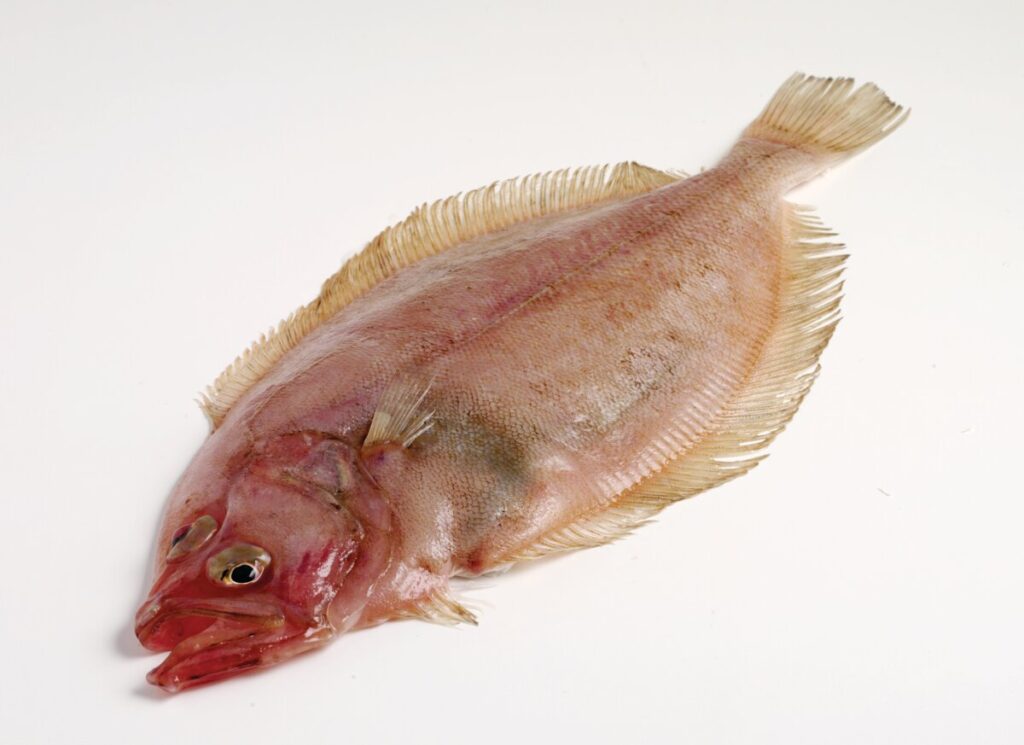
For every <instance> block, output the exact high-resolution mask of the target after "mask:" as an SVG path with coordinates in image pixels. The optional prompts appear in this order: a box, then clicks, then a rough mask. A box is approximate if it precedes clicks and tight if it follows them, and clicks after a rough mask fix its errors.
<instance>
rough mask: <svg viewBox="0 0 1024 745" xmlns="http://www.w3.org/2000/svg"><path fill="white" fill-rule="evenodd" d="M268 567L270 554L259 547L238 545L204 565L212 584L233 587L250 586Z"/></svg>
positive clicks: (244, 544)
mask: <svg viewBox="0 0 1024 745" xmlns="http://www.w3.org/2000/svg"><path fill="white" fill-rule="evenodd" d="M268 566H270V554H269V553H267V552H266V550H264V549H262V548H260V547H259V546H253V545H252V544H249V543H240V544H238V545H236V546H232V547H231V548H227V549H224V550H223V551H221V552H220V553H219V554H217V555H216V556H213V557H211V559H210V560H209V561H208V562H207V564H206V574H207V576H208V577H209V578H210V579H211V580H213V581H214V582H216V583H218V584H221V585H227V586H229V587H235V586H240V585H251V584H253V583H254V582H257V581H258V580H259V579H260V577H262V576H263V571H264V570H265V569H266V568H267V567H268Z"/></svg>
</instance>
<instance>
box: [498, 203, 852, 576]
mask: <svg viewBox="0 0 1024 745" xmlns="http://www.w3.org/2000/svg"><path fill="white" fill-rule="evenodd" d="M789 207H790V215H789V219H788V220H787V228H786V230H787V236H788V239H787V243H786V245H785V247H784V248H783V260H782V269H783V282H782V287H781V294H780V299H779V303H780V305H779V317H778V321H777V324H776V328H775V331H774V332H773V333H772V334H771V336H769V337H768V339H767V341H766V342H765V346H764V349H763V351H762V353H761V357H760V359H759V360H758V362H757V364H756V366H755V367H754V369H753V371H752V372H751V374H750V377H749V378H748V379H747V382H746V383H745V384H744V386H743V388H742V390H741V391H740V392H739V393H738V395H737V396H736V397H735V398H734V399H733V400H732V402H731V403H730V404H728V405H727V406H726V408H725V409H724V410H723V411H722V413H721V414H720V415H719V416H718V417H717V419H716V420H715V423H714V424H713V425H712V427H711V428H710V429H709V434H707V435H706V436H705V437H704V438H703V439H702V440H700V441H699V442H698V444H697V445H695V446H694V447H693V448H692V449H691V450H689V451H687V452H685V453H684V454H682V455H681V456H679V457H677V458H676V459H675V460H671V461H669V462H668V464H667V465H665V466H664V467H663V468H662V469H661V470H660V471H658V472H656V473H654V474H653V475H651V476H650V477H648V478H647V479H646V480H645V481H642V482H640V483H639V484H637V485H636V486H634V487H632V488H630V489H628V490H626V491H624V492H623V493H622V494H621V495H620V496H619V497H617V498H616V499H615V500H614V501H613V502H611V503H610V504H609V505H608V506H607V507H605V508H603V509H601V510H600V511H597V512H592V513H590V514H588V515H586V516H584V517H583V518H582V519H580V520H578V521H576V522H574V523H572V524H570V525H567V526H564V527H561V528H559V529H556V530H555V531H553V532H550V533H548V534H546V535H544V536H543V537H542V538H541V539H540V540H539V541H537V542H535V543H534V544H532V545H530V546H527V547H525V548H523V549H521V550H519V551H516V552H514V553H513V555H512V556H510V557H508V558H507V559H506V560H507V561H522V560H525V559H535V558H538V557H540V556H545V555H547V554H551V553H557V552H562V551H571V550H575V549H579V548H588V547H592V546H599V545H602V544H605V543H608V542H610V541H613V540H615V539H617V538H621V537H622V536H625V535H627V534H628V533H630V532H632V531H633V530H635V529H636V528H638V527H639V526H641V525H643V524H644V523H645V522H647V521H648V520H650V519H651V518H652V517H654V515H656V514H657V513H658V512H660V511H661V510H663V509H664V508H665V507H667V506H668V505H670V504H672V503H673V502H677V501H679V500H681V499H686V498H687V497H692V496H693V495H695V494H698V493H700V492H702V491H705V490H707V489H710V488H712V487H714V486H718V485H719V484H723V483H725V482H726V481H729V480H730V479H734V478H736V477H737V476H741V475H742V474H744V473H746V472H747V471H749V470H750V469H752V468H753V467H754V466H756V465H757V464H758V463H760V462H761V461H762V460H763V459H764V458H765V457H766V456H767V453H765V448H766V447H767V446H768V445H769V444H770V443H771V442H772V440H774V439H775V437H776V436H777V435H778V434H779V433H780V432H781V431H782V430H783V429H784V428H785V426H786V424H787V423H788V422H789V420H790V419H791V418H792V417H793V414H794V413H796V410H797V408H798V407H799V406H800V403H801V401H803V398H804V396H806V395H807V392H808V391H809V390H810V388H811V384H812V383H813V382H814V380H815V378H816V377H817V375H818V369H819V367H818V358H819V356H820V355H821V352H822V350H824V348H825V346H826V345H827V344H828V341H829V339H830V338H831V336H832V332H833V331H834V330H835V326H836V324H837V323H838V321H839V301H840V298H841V296H842V282H841V280H840V275H841V274H842V271H843V264H844V261H845V259H846V255H845V253H843V246H842V244H838V243H828V242H825V241H823V240H822V239H824V238H827V237H829V236H833V235H834V233H831V232H829V231H828V230H827V229H825V228H824V227H822V226H821V223H820V222H819V221H818V219H817V218H815V217H813V216H812V215H811V214H810V211H809V210H808V209H807V208H803V207H796V206H793V205H790V206H789Z"/></svg>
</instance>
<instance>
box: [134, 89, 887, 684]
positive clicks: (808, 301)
mask: <svg viewBox="0 0 1024 745" xmlns="http://www.w3.org/2000/svg"><path fill="white" fill-rule="evenodd" d="M905 118H906V113H905V112H904V111H903V109H902V108H901V107H899V106H897V105H896V104H894V103H893V102H892V101H890V100H889V99H888V98H887V97H886V96H885V95H884V94H883V93H882V92H881V91H880V90H879V89H878V88H877V87H875V86H874V85H871V84H867V85H863V86H861V87H859V88H856V89H855V88H854V85H853V81H852V80H849V79H846V78H814V77H807V76H805V75H800V74H798V75H794V76H793V77H791V78H790V79H789V80H788V81H786V83H785V84H783V86H782V87H781V88H780V89H779V91H778V92H777V93H776V94H775V96H774V98H772V99H771V101H770V102H769V104H768V106H767V107H766V108H765V110H764V111H763V112H762V114H761V115H760V116H759V117H758V118H757V119H756V120H755V121H754V122H753V123H752V124H751V125H750V126H749V127H747V129H746V130H745V131H744V132H743V135H742V137H741V138H740V140H739V142H737V143H736V145H735V146H734V147H733V149H732V150H731V151H730V152H729V154H728V155H727V156H726V157H725V159H724V160H723V161H722V162H721V163H720V164H719V165H718V166H716V167H715V168H712V169H710V170H707V171H703V172H702V173H700V174H699V175H696V176H691V177H685V176H684V175H683V174H681V173H679V172H673V171H658V170H654V169H652V168H647V167H645V166H641V165H637V164H636V163H621V164H619V165H615V166H600V167H591V168H578V169H569V170H562V171H555V172H551V173H545V174H538V175H533V176H526V177H522V178H516V179H512V180H509V181H503V182H499V183H495V184H492V185H491V186H488V187H485V188H482V189H478V190H476V191H470V192H467V193H465V194H462V195H459V196H455V197H450V198H448V199H444V200H441V201H439V202H435V203H433V204H431V205H429V206H423V207H421V208H419V209H418V210H416V211H415V212H413V213H412V214H411V215H410V216H409V217H408V218H407V219H405V220H404V221H403V222H401V223H399V224H397V225H395V226H394V227H391V228H388V229H387V230H385V231H384V232H383V233H381V234H380V235H378V236H377V237H376V238H374V239H373V240H372V241H371V242H370V243H369V244H368V245H367V246H366V248H364V249H363V251H362V252H361V253H359V254H358V255H356V256H354V257H353V258H352V259H350V260H349V261H348V262H347V263H345V264H344V266H342V268H341V269H340V271H338V273H337V274H335V275H334V276H332V277H331V278H330V279H328V280H327V282H326V283H325V284H324V286H323V289H322V291H321V292H320V294H319V296H318V297H316V299H314V300H313V301H312V302H310V303H309V304H307V305H304V306H302V307H301V308H299V309H298V310H297V311H296V312H295V313H293V314H292V315H291V316H289V317H288V318H287V319H286V320H285V321H283V322H282V323H281V324H280V325H279V326H278V327H277V328H276V330H274V331H273V332H272V333H270V334H269V335H267V336H265V337H262V338H260V340H259V341H258V342H257V343H256V344H254V345H253V346H252V347H251V348H250V349H249V350H248V351H246V352H245V353H244V354H243V355H242V356H240V357H239V358H237V359H236V360H235V361H234V363H232V364H231V365H230V366H229V367H228V369H227V370H225V371H224V373H223V374H222V375H221V376H220V377H219V378H218V379H217V380H216V381H215V382H214V384H213V385H212V386H211V387H210V389H209V390H208V392H207V394H206V395H205V397H204V400H203V406H204V408H205V410H206V413H207V414H208V415H209V418H210V421H211V422H212V425H213V431H212V433H211V435H210V437H209V438H208V439H207V440H206V442H205V443H204V444H203V446H202V448H201V449H200V450H199V452H198V453H197V455H196V456H195V459H194V460H193V461H192V463H191V464H190V465H189V467H188V469H187V470H186V472H185V474H184V475H183V476H182V477H181V479H180V481H179V482H178V483H177V485H176V486H175V488H174V490H173V493H172V495H171V498H170V504H169V506H168V508H167V511H166V515H165V518H164V523H163V527H162V529H161V531H160V533H159V538H158V544H157V560H156V569H155V580H154V582H153V586H152V590H151V592H150V594H149V597H148V598H147V600H146V601H145V602H144V603H143V605H142V607H141V608H140V610H139V612H138V615H137V618H136V633H137V635H138V637H139V639H140V640H141V641H142V643H143V644H144V645H145V646H146V647H148V648H149V649H152V650H156V651H169V652H170V654H169V655H168V656H167V658H166V660H165V661H164V662H163V663H162V664H161V665H160V666H159V667H157V668H156V669H155V670H153V671H152V672H151V673H150V674H149V680H150V681H151V682H152V683H154V684H157V685H159V686H162V687H163V688H166V689H168V690H172V691H174V690H180V689H182V688H187V687H189V686H193V685H196V684H199V683H205V682H210V681H214V680H219V679H223V678H226V677H229V676H232V675H235V674H237V673H240V672H244V671H247V670H253V669H258V668H262V667H266V666H268V665H272V664H274V663H276V662H279V661H281V660H284V659H286V658H288V657H291V656H293V655H295V654H298V653H300V652H304V651H307V650H310V649H314V648H316V647H319V646H321V645H323V644H324V643H325V642H327V641H328V640H329V639H331V638H332V637H334V636H336V635H338V634H341V633H343V632H346V631H350V630H352V629H357V628H361V627H366V626H372V625H374V624H379V623H382V622H384V621H388V620H391V619H396V618H409V617H415V618H423V619H427V620H432V621H439V622H446V623H452V622H470V623H473V622H474V621H475V619H474V616H473V614H472V613H471V612H470V611H469V610H467V609H466V608H465V607H464V606H463V605H461V604H460V603H459V602H458V600H457V599H456V598H455V597H453V595H452V593H451V590H450V588H449V580H450V578H451V577H453V576H456V575H470V576H472V575H477V574H480V573H483V572H488V571H492V570H495V569H497V568H501V567H505V566H508V565H510V564H514V563H516V562H521V561H527V560H529V559H534V558H537V557H540V556H545V555H548V554H551V553H555V552H560V551H569V550H573V549H577V548H583V547H587V546H596V545H599V544H602V543H606V542H608V541H610V540H612V539H615V538H617V537H620V536H622V535H623V534H625V533H628V532H629V531H630V530H632V529H633V528H635V527H637V526H638V525H640V524H642V523H644V522H645V521H646V520H648V519H649V518H651V516H653V515H654V514H656V513H657V512H658V511H659V510H661V509H663V508H664V507H665V506H667V505H669V504H671V503H672V502H675V501H677V500H680V499H683V498H685V497H689V496H692V495H694V494H696V493H698V492H701V491H703V490H705V489H708V488H710V487H713V486H715V485H717V484H721V483H722V482H724V481H727V480H728V479H731V478H734V477H736V476H738V475H740V474H743V473H745V472H747V471H748V470H750V469H751V468H752V467H753V466H755V465H756V464H757V463H758V462H759V461H760V460H761V459H762V458H763V457H764V449H765V447H766V446H767V445H768V444H769V443H770V442H771V441H772V439H773V438H774V437H775V436H776V435H777V434H778V433H779V432H780V431H781V430H782V428H783V427H784V426H785V425H786V423H787V422H788V421H789V419H790V417H792V416H793V413H794V412H795V411H796V409H797V407H798V406H799V405H800V402H801V400H802V399H803V397H804V396H805V395H806V393H807V391H808V389H809V388H810V386H811V383H812V382H813V381H814V379H815V376H816V375H817V372H818V366H817V360H818V356H819V354H820V353H821V351H822V349H823V348H824V347H825V345H826V344H827V343H828V340H829V337H830V336H831V334H832V331H833V329H834V327H835V324H836V321H837V314H838V308H839V297H840V272H841V271H842V268H843V259H844V254H843V250H842V247H841V246H840V245H838V244H836V243H832V242H829V240H828V238H829V236H831V235H832V234H831V233H829V232H828V231H827V230H826V229H825V228H823V227H822V226H821V224H820V223H819V222H818V220H817V219H816V218H814V217H812V216H811V214H810V213H809V212H808V211H806V210H805V209H803V208H798V207H795V206H793V205H792V204H789V203H787V202H785V201H784V200H783V195H784V194H785V193H786V192H788V191H789V190H791V189H792V188H793V187H795V186H797V185H798V184H800V183H802V182H804V181H807V180H808V179H810V178H813V177H814V176H815V175H817V174H819V173H821V172H822V171H824V170H826V169H828V168H830V167H831V166H833V165H835V164H837V163H839V162H840V161H842V160H843V159H845V158H847V157H849V156H851V155H853V154H854V153H857V152H859V151H860V150H863V149H864V148H866V147H868V146H870V145H872V144H873V143H875V142H877V141H879V140H880V139H882V138H883V137H884V136H885V135H887V134H889V133H890V132H891V131H892V130H893V129H894V128H895V127H897V126H898V125H899V124H900V123H902V122H903V120H904V119H905Z"/></svg>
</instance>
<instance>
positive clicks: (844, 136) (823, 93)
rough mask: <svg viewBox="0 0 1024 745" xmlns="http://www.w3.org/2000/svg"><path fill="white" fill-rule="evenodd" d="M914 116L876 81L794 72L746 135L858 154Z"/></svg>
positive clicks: (793, 144)
mask: <svg viewBox="0 0 1024 745" xmlns="http://www.w3.org/2000/svg"><path fill="white" fill-rule="evenodd" d="M909 115H910V110H909V109H908V110H906V111H904V110H903V107H902V106H899V105H897V104H895V103H893V101H891V100H890V99H889V97H888V96H886V95H885V93H883V92H882V90H881V89H880V88H878V86H876V85H875V84H874V83H865V84H864V85H862V86H861V87H860V88H858V89H857V90H853V79H852V78H815V77H811V76H808V75H804V74H803V73H796V74H794V75H792V76H791V77H790V78H789V80H787V81H786V82H785V83H783V84H782V87H781V88H779V90H778V91H777V92H776V93H775V95H774V96H773V97H772V100H771V101H769V102H768V105H767V106H766V107H765V109H764V111H762V112H761V115H760V116H759V117H758V118H757V119H756V120H755V121H754V122H753V123H752V124H751V125H750V126H749V127H747V129H746V131H745V132H744V133H743V136H744V137H750V138H754V139H762V140H771V141H773V142H781V143H784V144H787V145H792V146H794V147H810V148H819V149H823V150H825V151H828V152H831V153H833V154H837V155H839V154H842V155H853V154H854V153H856V152H859V151H860V150H863V149H864V148H866V147H869V146H871V145H873V144H875V143H876V142H878V141H879V140H881V139H882V138H883V137H885V136H887V135H889V134H890V133H891V132H892V131H893V130H895V129H896V128H897V127H898V126H900V125H901V124H902V123H903V122H904V121H905V120H906V118H907V117H908V116H909Z"/></svg>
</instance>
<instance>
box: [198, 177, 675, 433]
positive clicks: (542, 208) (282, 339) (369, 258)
mask: <svg viewBox="0 0 1024 745" xmlns="http://www.w3.org/2000/svg"><path fill="white" fill-rule="evenodd" d="M683 178H686V174H683V173H681V172H676V171H659V170H656V169H653V168H648V167H647V166H642V165H640V164H638V163H633V162H626V163H619V164H617V165H614V166H607V165H606V166H589V167H585V168H577V169H568V168H567V169H563V170H560V171H550V172H547V173H537V174H533V175H530V176H523V177H519V178H513V179H509V180H507V181H498V182H495V183H493V184H491V185H489V186H485V187H482V188H480V189H475V190H473V191H469V192H466V193H464V194H457V195H455V196H451V197H448V198H447V199H440V200H438V201H436V202H434V203H432V204H424V205H422V206H421V207H418V208H417V209H416V210H414V211H413V212H412V214H410V215H409V217H407V218H406V219H405V220H403V221H401V222H399V223H397V224H396V225H394V226H392V227H390V228H387V229H386V230H384V231H383V232H381V233H380V234H379V235H377V236H376V237H375V238H374V239H373V240H371V241H370V242H369V243H368V244H367V245H366V247H365V248H363V250H362V251H360V252H359V253H358V254H356V255H355V256H353V257H352V258H350V259H349V260H348V261H346V262H345V264H344V265H342V267H341V269H339V270H338V271H337V272H336V273H335V274H334V275H333V276H331V277H330V278H329V279H328V280H327V281H326V282H324V284H323V287H322V288H321V291H320V294H319V295H318V296H317V297H316V298H315V299H314V300H313V301H312V302H310V303H308V304H307V305H304V306H302V307H301V308H299V309H298V310H296V311H295V312H294V313H292V314H291V315H289V316H288V317H287V318H285V319H284V320H283V321H281V322H280V323H279V324H278V325H277V326H276V327H275V328H272V329H270V330H269V331H268V332H267V333H265V334H262V335H261V336H260V337H259V339H258V340H257V341H256V342H254V343H253V344H252V345H251V346H250V347H249V348H248V349H246V350H245V351H244V352H242V354H240V355H239V356H238V357H236V358H235V360H234V361H233V362H232V363H231V364H230V365H228V366H227V368H225V370H224V371H223V372H222V373H221V374H220V375H219V376H218V377H217V379H216V380H214V381H213V383H212V384H210V385H209V386H208V387H207V389H206V391H205V392H204V393H203V394H201V396H200V401H199V405H200V407H201V408H202V410H203V412H204V413H205V414H206V416H207V418H208V419H209V420H210V424H211V428H212V429H216V428H217V427H218V426H219V425H220V423H221V422H222V421H223V420H224V417H225V416H227V413H228V412H229V411H230V410H231V407H232V406H234V404H235V403H236V402H237V401H238V400H239V399H240V398H241V397H242V396H243V395H244V394H245V392H246V391H247V390H248V389H249V388H250V387H251V386H252V385H253V384H254V383H256V382H257V381H258V380H259V379H260V378H262V377H263V375H264V374H265V373H266V372H267V370H269V369H270V367H271V366H273V365H274V363H276V362H277V361H278V360H279V359H280V358H281V357H282V356H283V355H284V354H285V353H286V352H287V351H288V350H289V349H291V348H292V347H294V346H295V345H296V344H298V343H299V341H301V340H302V338H303V337H305V336H306V335H307V334H308V333H310V332H311V331H312V330H313V329H315V328H316V327H317V326H318V325H319V324H321V323H322V322H323V321H325V320H327V319H328V318H330V317H331V316H333V315H334V314H335V313H337V312H338V311H339V310H340V309H341V308H343V307H345V306H346V305H348V304H349V303H351V302H352V301H353V300H355V299H356V298H358V297H360V296H362V295H363V294H365V293H366V292H367V291H369V290H370V289H371V288H373V287H374V286H375V285H377V284H378V283H380V282H381V281H383V280H385V279H387V278H388V277H390V276H391V275H392V274H394V273H395V272H397V271H399V270H400V269H402V268H404V267H406V266H409V265H410V264H413V263H415V262H417V261H419V260H420V259H423V258H426V257H428V256H433V255H435V254H438V253H441V252H442V251H445V250H447V249H449V248H451V247H453V246H456V245H458V244H460V243H464V242H466V241H468V240H472V239H474V238H478V237H480V236H483V235H486V234H488V233H493V232H497V231H500V230H504V229H506V228H509V227H511V226H513V225H515V224H517V223H521V222H524V221H526V220H532V219H534V218H537V217H543V216H545V215H553V214H557V213H560V212H567V211H570V210H574V209H582V208H584V207H590V206H595V205H597V204H600V203H602V202H606V201H611V200H613V199H623V198H628V197H633V196H637V195H640V194H643V193H646V192H649V191H653V190H655V189H658V188H660V187H662V186H665V185H667V184H670V183H672V182H674V181H678V180H680V179H683Z"/></svg>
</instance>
